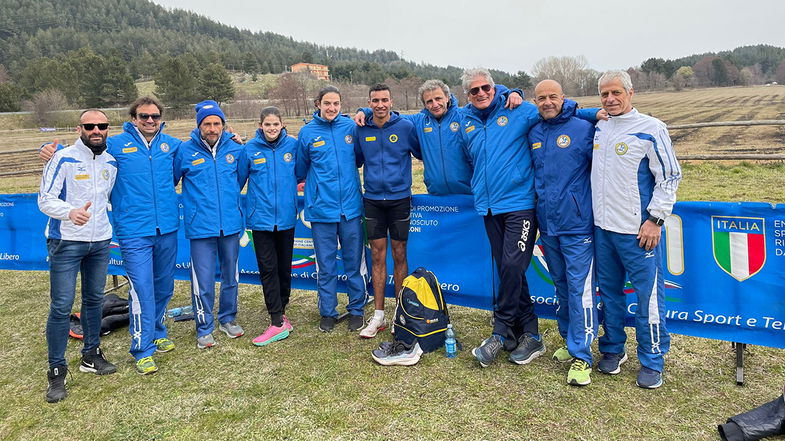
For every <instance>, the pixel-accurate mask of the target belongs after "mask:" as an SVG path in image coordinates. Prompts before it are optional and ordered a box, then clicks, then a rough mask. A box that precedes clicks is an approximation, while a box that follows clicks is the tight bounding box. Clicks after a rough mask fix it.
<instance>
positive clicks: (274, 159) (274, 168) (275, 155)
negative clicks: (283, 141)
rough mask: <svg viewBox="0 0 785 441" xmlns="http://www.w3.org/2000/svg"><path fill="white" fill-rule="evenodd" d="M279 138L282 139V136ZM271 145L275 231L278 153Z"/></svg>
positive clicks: (274, 226) (274, 221)
mask: <svg viewBox="0 0 785 441" xmlns="http://www.w3.org/2000/svg"><path fill="white" fill-rule="evenodd" d="M279 136H280V135H279ZM278 139H279V140H280V138H278ZM277 143H278V142H277V141H276V144H277ZM270 147H272V149H273V231H275V230H276V228H277V227H278V154H277V153H276V149H275V145H270Z"/></svg>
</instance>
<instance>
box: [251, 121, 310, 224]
mask: <svg viewBox="0 0 785 441" xmlns="http://www.w3.org/2000/svg"><path fill="white" fill-rule="evenodd" d="M243 154H244V160H243V161H241V165H242V164H245V166H246V170H245V173H247V174H248V193H247V194H246V203H247V209H246V211H245V212H246V220H245V225H246V228H250V229H251V230H257V231H273V230H274V229H275V228H276V227H277V228H278V230H289V229H292V228H294V224H295V222H296V221H297V178H296V177H295V174H294V165H295V158H296V154H297V139H296V138H294V137H291V136H287V135H286V129H284V130H282V131H281V135H280V137H279V138H278V139H277V140H276V141H275V142H273V143H270V142H268V141H267V139H265V137H264V132H262V130H261V129H257V130H256V136H255V137H254V138H253V139H252V140H250V141H248V143H247V144H245V149H244V151H243ZM240 187H241V188H242V185H240Z"/></svg>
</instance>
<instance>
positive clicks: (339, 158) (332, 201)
mask: <svg viewBox="0 0 785 441" xmlns="http://www.w3.org/2000/svg"><path fill="white" fill-rule="evenodd" d="M356 137H357V125H356V124H355V123H354V121H352V119H351V118H349V117H348V116H346V115H338V116H337V117H336V118H335V119H333V120H332V121H327V120H326V119H324V118H322V117H321V116H319V111H316V112H314V114H313V119H312V120H311V121H310V122H309V123H308V124H306V125H305V126H304V127H303V128H302V129H300V133H299V134H298V136H297V139H298V149H297V164H296V168H295V171H296V174H297V180H298V182H299V181H302V180H303V179H305V220H307V221H309V222H340V221H341V216H344V217H345V218H346V219H347V220H351V219H354V218H356V217H358V216H360V215H362V195H361V194H360V173H359V172H358V171H357V165H356V160H355V156H354V143H355V141H356Z"/></svg>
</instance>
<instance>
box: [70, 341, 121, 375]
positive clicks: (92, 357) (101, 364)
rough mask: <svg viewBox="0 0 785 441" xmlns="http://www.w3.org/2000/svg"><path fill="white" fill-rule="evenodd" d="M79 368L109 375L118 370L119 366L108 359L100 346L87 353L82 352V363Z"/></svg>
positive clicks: (83, 370)
mask: <svg viewBox="0 0 785 441" xmlns="http://www.w3.org/2000/svg"><path fill="white" fill-rule="evenodd" d="M79 370H80V371H82V372H89V373H92V374H96V375H109V374H113V373H115V372H117V367H116V366H115V365H113V364H112V363H109V362H108V361H106V358H104V353H103V351H101V348H100V347H96V348H95V349H93V350H91V351H90V352H88V353H86V354H82V363H81V364H80V365H79Z"/></svg>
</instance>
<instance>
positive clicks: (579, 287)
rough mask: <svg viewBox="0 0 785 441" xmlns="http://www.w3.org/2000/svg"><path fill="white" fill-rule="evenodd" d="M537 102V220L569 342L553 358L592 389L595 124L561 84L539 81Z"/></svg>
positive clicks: (533, 133)
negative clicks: (581, 112)
mask: <svg viewBox="0 0 785 441" xmlns="http://www.w3.org/2000/svg"><path fill="white" fill-rule="evenodd" d="M534 104H536V105H537V110H538V112H539V114H540V117H542V121H540V122H539V123H537V124H536V125H535V126H534V127H532V129H531V130H530V131H529V136H528V142H529V148H530V149H531V152H532V160H533V163H534V190H535V192H536V193H537V206H536V213H537V222H538V224H539V228H540V241H541V242H542V245H543V248H544V251H545V261H546V263H547V264H548V271H549V272H550V275H551V279H552V280H553V285H554V288H555V289H556V297H557V298H558V300H559V304H558V309H557V310H556V320H557V322H558V325H559V334H561V336H562V338H564V340H565V344H564V345H563V346H562V347H560V348H559V349H557V350H556V351H555V352H554V354H553V358H554V359H555V360H557V361H559V362H568V361H572V364H571V365H570V370H569V372H568V373H567V383H568V384H571V385H575V386H585V385H588V384H589V383H591V377H590V374H591V366H592V355H591V343H592V341H594V338H595V337H596V335H597V304H596V296H595V295H594V243H593V242H594V234H593V233H594V221H593V216H592V205H591V184H590V182H589V178H590V176H591V158H592V139H593V137H594V126H593V125H592V124H591V123H590V122H588V121H585V120H583V119H580V118H578V117H576V116H575V115H576V110H577V107H578V105H577V103H576V102H575V101H572V100H568V99H564V93H563V92H562V87H561V85H560V84H559V83H557V82H556V81H553V80H544V81H541V82H540V83H539V84H537V87H535V89H534Z"/></svg>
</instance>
